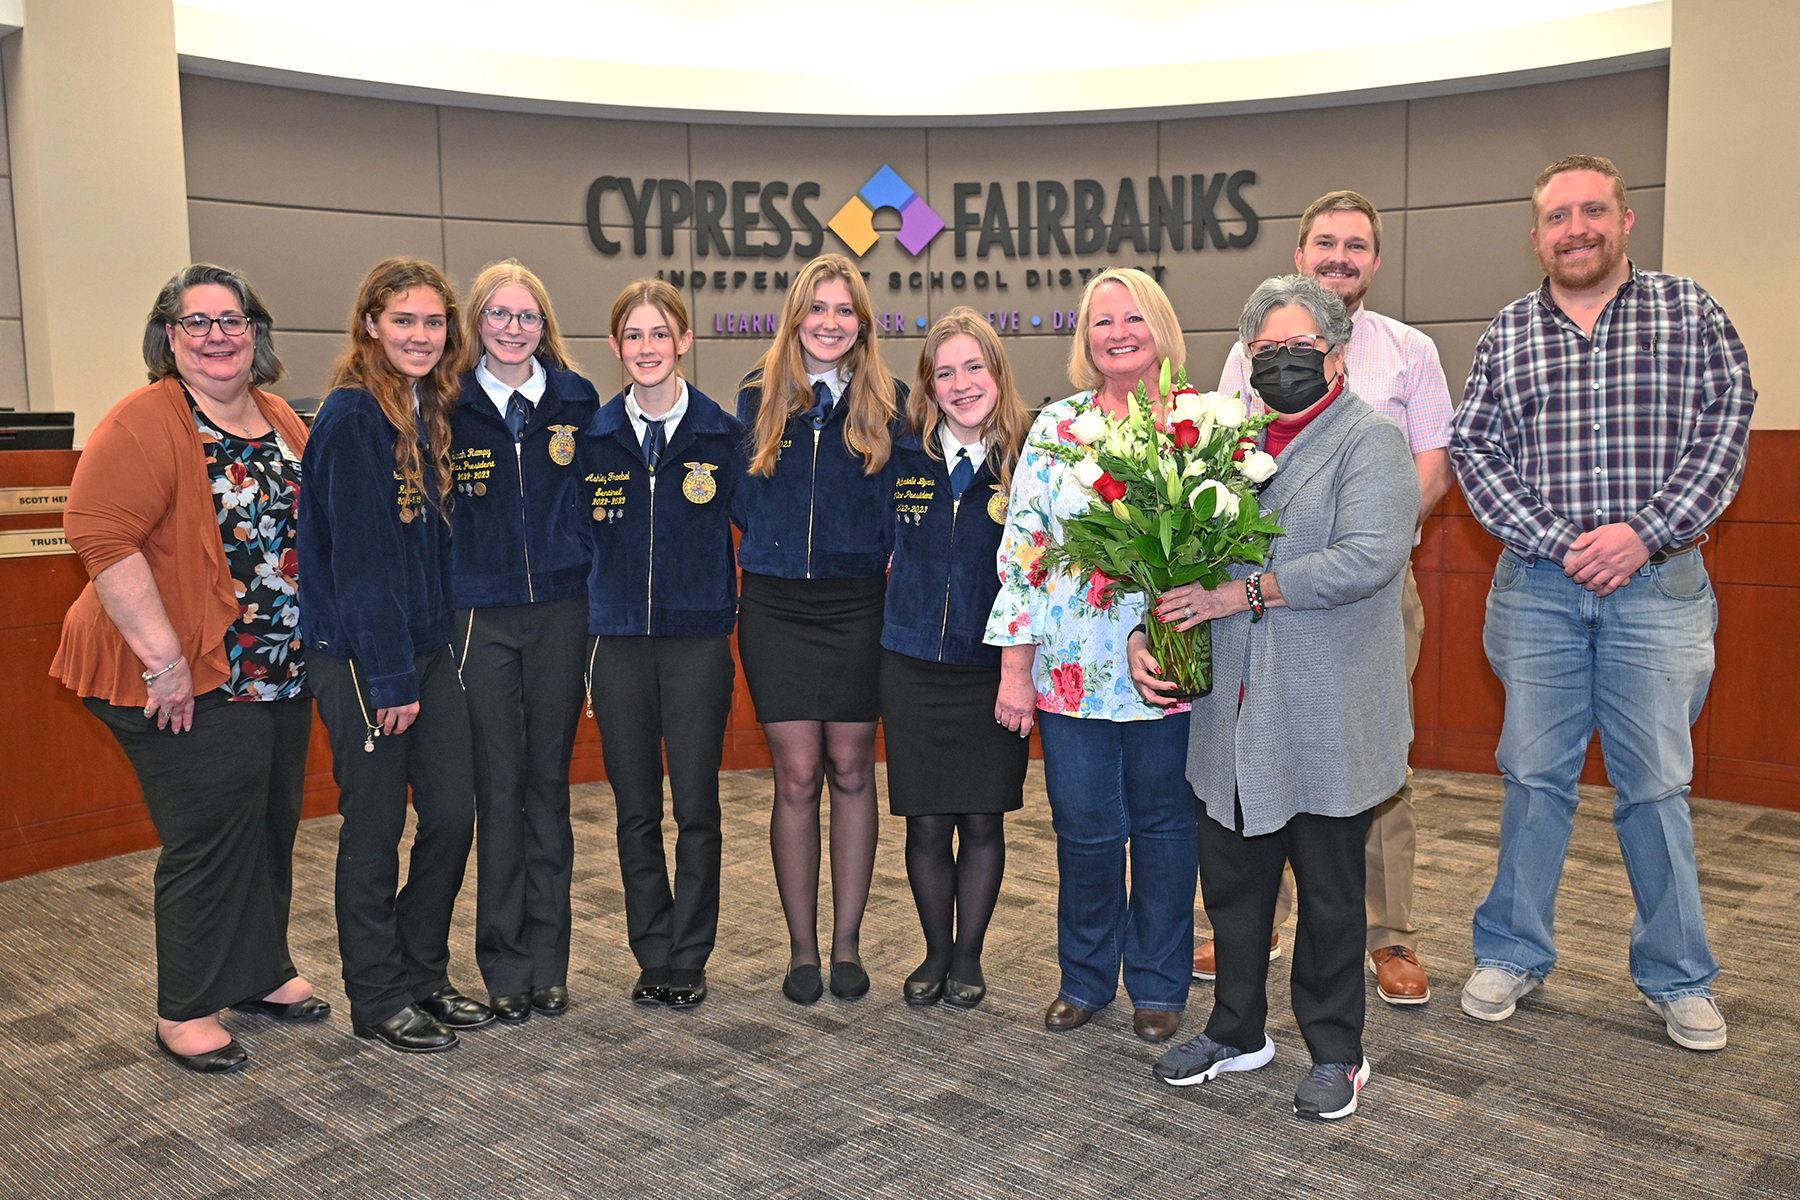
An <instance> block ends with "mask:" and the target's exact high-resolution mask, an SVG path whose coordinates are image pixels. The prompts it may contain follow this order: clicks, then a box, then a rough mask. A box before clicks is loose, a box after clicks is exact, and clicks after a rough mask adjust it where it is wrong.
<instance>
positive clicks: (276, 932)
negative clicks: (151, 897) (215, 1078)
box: [82, 691, 313, 1021]
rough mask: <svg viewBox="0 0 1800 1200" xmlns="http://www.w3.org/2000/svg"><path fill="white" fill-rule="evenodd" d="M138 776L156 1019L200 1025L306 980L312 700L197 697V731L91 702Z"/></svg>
mask: <svg viewBox="0 0 1800 1200" xmlns="http://www.w3.org/2000/svg"><path fill="white" fill-rule="evenodd" d="M82 703H83V704H85V705H87V707H88V711H89V712H92V713H93V714H94V715H95V716H96V717H98V718H99V719H100V720H101V722H102V723H104V724H105V725H106V727H107V728H108V729H109V730H111V731H112V734H113V736H114V737H115V738H117V739H118V741H119V745H120V746H121V747H122V748H123V749H124V751H125V756H126V757H127V758H129V759H130V760H131V765H132V768H133V769H134V770H135V771H136V772H137V777H138V785H139V786H140V787H142V788H143V790H144V805H145V807H147V808H148V809H149V810H150V820H151V822H152V823H153V824H154V825H155V826H156V836H157V837H158V838H159V839H161V841H162V853H161V855H159V856H158V857H157V860H156V1012H157V1015H158V1016H160V1017H162V1018H163V1019H164V1020H168V1021H191V1020H193V1019H195V1018H196V1017H204V1016H209V1015H210V1014H212V1013H216V1012H218V1011H219V1010H220V1009H221V1008H226V1007H228V1006H230V1005H232V1004H237V1003H240V1002H241V1001H244V1000H257V999H261V998H262V997H263V996H266V995H268V994H269V993H270V992H272V991H274V990H275V989H276V988H278V987H280V986H281V985H282V984H284V983H286V982H287V981H288V980H290V979H292V978H294V976H295V975H296V974H297V972H296V971H295V970H294V961H293V959H292V958H290V957H289V956H288V941H287V930H288V908H289V905H290V902H291V900H292V897H293V892H294V834H295V832H296V831H297V830H298V829H299V828H300V801H301V797H302V794H303V793H304V791H305V789H306V746H307V742H308V741H309V740H311V737H312V711H313V709H312V697H310V696H302V697H300V698H299V699H295V700H232V699H230V698H229V697H228V696H227V695H226V694H225V693H224V692H223V691H212V692H208V693H206V694H205V695H202V696H197V697H195V698H194V726H193V728H192V729H190V730H188V731H187V732H186V733H181V734H176V733H171V732H169V731H168V730H166V729H158V728H157V727H156V719H155V718H154V717H145V716H144V710H143V709H141V708H137V707H134V706H131V705H124V706H120V705H117V704H108V703H107V702H106V701H104V700H98V699H94V698H92V697H89V698H87V699H84V700H83V701H82Z"/></svg>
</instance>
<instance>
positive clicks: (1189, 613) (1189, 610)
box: [1183, 604, 1194, 621]
mask: <svg viewBox="0 0 1800 1200" xmlns="http://www.w3.org/2000/svg"><path fill="white" fill-rule="evenodd" d="M1183 611H1184V612H1186V613H1187V616H1188V620H1190V621H1191V620H1193V619H1194V606H1193V605H1191V604H1190V605H1188V606H1187V608H1186V609H1184V610H1183Z"/></svg>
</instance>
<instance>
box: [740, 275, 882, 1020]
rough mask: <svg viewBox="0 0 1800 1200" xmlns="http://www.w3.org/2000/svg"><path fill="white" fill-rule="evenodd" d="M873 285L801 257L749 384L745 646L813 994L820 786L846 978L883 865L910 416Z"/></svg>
mask: <svg viewBox="0 0 1800 1200" xmlns="http://www.w3.org/2000/svg"><path fill="white" fill-rule="evenodd" d="M872 317H873V313H872V311H871V307H870V304H869V292H868V289H867V288H866V287H865V286H864V285H863V279H862V275H861V274H860V273H859V272H858V270H857V268H856V265H855V264H854V263H852V262H851V261H850V260H849V259H847V258H845V257H844V256H843V255H841V254H827V255H824V256H822V257H820V258H815V259H813V260H812V261H811V262H810V263H808V264H807V265H806V266H805V267H803V268H802V269H801V270H800V273H799V275H798V276H797V277H796V278H795V280H794V287H793V290H792V291H791V292H789V293H788V298H787V303H786V304H785V305H784V306H783V308H782V314H781V324H780V326H779V328H778V329H777V331H776V334H775V341H774V343H773V344H772V345H771V346H770V347H769V349H768V351H767V353H765V354H764V355H763V356H762V359H761V361H760V362H758V363H757V366H756V369H755V370H753V371H752V372H751V373H750V375H749V377H748V378H746V379H745V380H744V383H743V386H742V388H741V389H740V390H739V392H738V417H739V419H740V420H742V421H743V422H744V424H745V426H746V427H747V430H748V437H749V460H750V461H749V475H748V476H747V478H746V480H745V487H744V494H743V497H742V503H741V505H740V507H741V509H742V511H743V521H742V522H741V523H742V525H743V528H744V539H743V544H742V546H741V547H740V550H739V557H740V561H741V562H742V564H743V568H744V584H743V586H744V603H743V612H742V621H741V625H740V629H739V632H738V653H739V654H740V655H742V657H743V660H744V676H745V678H746V680H747V681H748V682H749V684H750V698H751V700H753V701H754V702H755V704H756V719H757V720H758V721H760V722H762V726H763V733H764V735H765V736H766V737H767V738H768V742H769V757H770V760H771V762H772V764H773V766H774V769H775V806H774V813H773V815H772V817H771V819H770V822H769V843H770V847H771V850H772V851H773V856H774V859H775V881H776V884H777V886H778V888H779V889H780V892H781V906H782V909H783V910H784V911H785V913H786V915H787V925H788V939H789V942H790V944H791V958H790V961H789V967H788V972H787V976H786V978H785V979H784V980H783V982H782V992H783V994H785V995H786V996H787V998H788V999H790V1000H792V1001H794V1002H795V1003H796V1004H811V1003H812V1002H814V1001H815V1000H817V999H818V998H819V997H820V995H822V994H823V992H824V983H823V981H822V980H821V977H820V975H821V973H820V962H819V932H818V909H819V793H820V786H821V784H822V783H823V781H824V780H825V779H826V778H827V777H829V779H830V780H831V897H832V912H833V918H834V919H833V929H832V942H831V968H830V983H831V991H832V994H833V995H835V996H838V997H840V998H843V999H848V998H851V997H855V996H860V995H862V994H863V993H865V992H867V991H868V990H869V977H868V975H867V974H865V973H864V971H863V968H862V955H861V949H860V945H859V939H860V936H861V930H862V914H863V908H864V907H865V905H866V904H867V902H868V898H869V881H870V878H871V875H872V873H873V871H874V867H875V838H876V831H877V824H876V822H877V817H876V812H875V723H876V719H877V717H878V715H879V712H878V710H879V707H880V697H879V695H878V684H877V676H878V673H879V671H880V667H881V610H882V596H883V594H884V593H885V591H886V590H887V581H886V578H885V575H886V571H887V560H888V555H889V553H890V552H891V550H892V549H893V544H894V523H893V520H892V517H891V515H890V513H889V510H888V502H889V498H890V496H891V494H892V492H893V473H892V463H891V461H890V460H891V457H892V451H893V436H894V433H895V429H894V428H893V427H894V425H895V423H896V422H895V414H896V412H897V409H898V405H899V404H900V403H901V402H902V401H903V400H904V399H905V396H906V388H905V386H904V385H903V384H901V383H900V382H899V381H898V380H896V379H893V378H891V377H890V376H889V375H888V373H887V371H886V369H885V368H884V367H883V366H882V363H881V355H880V353H879V352H878V349H877V346H876V341H875V329H874V326H873V325H872V323H871V322H872Z"/></svg>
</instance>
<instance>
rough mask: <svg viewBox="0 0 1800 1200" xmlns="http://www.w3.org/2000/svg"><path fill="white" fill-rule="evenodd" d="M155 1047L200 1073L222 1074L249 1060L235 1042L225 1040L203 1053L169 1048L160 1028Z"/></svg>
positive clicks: (157, 1032)
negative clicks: (184, 1051)
mask: <svg viewBox="0 0 1800 1200" xmlns="http://www.w3.org/2000/svg"><path fill="white" fill-rule="evenodd" d="M156 1048H157V1049H158V1050H161V1051H162V1052H163V1053H164V1054H166V1055H168V1056H169V1057H170V1058H172V1059H174V1060H175V1061H176V1062H178V1063H180V1064H181V1065H182V1066H184V1067H186V1068H187V1069H188V1070H190V1071H198V1072H200V1074H202V1075H223V1074H224V1073H225V1072H227V1071H235V1070H237V1069H238V1068H239V1067H241V1066H243V1065H244V1064H245V1063H247V1062H249V1061H250V1056H249V1055H248V1054H245V1053H244V1048H243V1047H242V1046H240V1045H238V1044H237V1043H236V1042H226V1043H225V1044H224V1045H223V1046H220V1047H219V1048H218V1049H217V1050H208V1051H207V1052H206V1053H205V1054H183V1053H181V1052H180V1051H179V1050H174V1049H171V1048H170V1046H169V1043H167V1042H165V1041H163V1036H162V1030H160V1029H159V1030H157V1031H156Z"/></svg>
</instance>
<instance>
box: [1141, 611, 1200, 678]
mask: <svg viewBox="0 0 1800 1200" xmlns="http://www.w3.org/2000/svg"><path fill="white" fill-rule="evenodd" d="M1175 624H1176V623H1175V622H1164V621H1159V620H1157V619H1156V613H1155V610H1154V608H1152V610H1151V613H1150V621H1149V625H1148V630H1147V633H1148V636H1149V640H1150V654H1151V656H1152V657H1154V658H1155V659H1156V661H1157V663H1158V665H1160V666H1161V667H1162V677H1163V678H1164V679H1172V680H1174V681H1175V685H1176V691H1175V699H1177V700H1194V699H1198V698H1199V697H1201V696H1204V695H1206V694H1207V693H1208V692H1210V691H1212V681H1213V664H1212V622H1211V621H1202V622H1200V624H1198V625H1196V626H1194V627H1193V628H1192V629H1188V630H1178V629H1176V628H1175Z"/></svg>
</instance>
